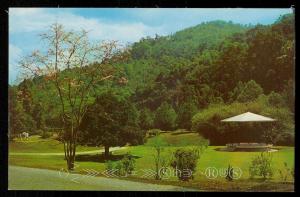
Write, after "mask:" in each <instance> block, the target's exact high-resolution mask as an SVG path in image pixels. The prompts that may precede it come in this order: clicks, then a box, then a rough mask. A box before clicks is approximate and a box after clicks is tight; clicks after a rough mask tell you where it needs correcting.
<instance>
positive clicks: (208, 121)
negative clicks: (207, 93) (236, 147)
mask: <svg viewBox="0 0 300 197" xmlns="http://www.w3.org/2000/svg"><path fill="white" fill-rule="evenodd" d="M247 111H250V112H253V113H257V114H261V115H265V116H269V117H272V118H274V119H276V120H277V121H276V122H272V123H248V124H246V123H245V124H238V123H223V122H221V120H222V119H225V118H228V117H231V116H235V115H238V114H242V113H245V112H247ZM192 130H194V131H198V132H199V133H200V134H201V135H202V136H203V137H205V138H208V139H209V140H210V143H211V144H212V145H224V144H226V143H232V142H241V141H248V142H249V141H255V142H266V135H269V136H270V135H271V136H270V137H271V138H270V139H271V140H270V141H269V140H267V142H273V143H275V144H286V145H287V144H289V145H293V140H292V139H293V133H294V122H293V115H292V113H291V112H290V111H289V110H288V109H287V108H283V107H281V108H278V107H273V106H270V104H269V103H268V99H267V98H266V96H260V97H259V98H258V99H256V100H255V101H252V102H247V103H232V104H229V105H222V104H217V105H211V106H209V107H208V108H207V109H205V110H202V111H201V112H199V113H197V114H196V115H195V116H194V117H193V118H192ZM261 131H265V132H261ZM283 136H286V137H285V138H283ZM288 136H289V137H288ZM275 138H277V139H278V141H277V143H276V139H275ZM285 139H286V140H287V141H285Z"/></svg>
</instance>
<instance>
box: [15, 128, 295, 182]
mask: <svg viewBox="0 0 300 197" xmlns="http://www.w3.org/2000/svg"><path fill="white" fill-rule="evenodd" d="M162 135H163V136H164V137H165V139H168V140H169V141H168V143H169V144H171V145H170V146H166V147H164V150H163V157H164V158H169V157H170V156H171V155H172V152H173V151H174V150H176V149H177V148H179V147H183V146H184V147H188V146H185V145H183V144H181V142H182V141H180V140H178V139H179V138H185V139H187V141H191V145H193V146H195V145H196V144H197V143H198V142H199V140H201V139H200V137H198V135H197V134H195V133H186V134H181V135H171V134H170V133H166V134H162ZM174 136H176V137H174ZM183 141H186V140H183ZM47 143H50V144H51V143H53V141H52V142H47ZM56 143H57V142H56ZM152 143H153V138H152V139H149V140H148V142H147V143H146V144H144V145H140V146H131V147H128V148H127V149H123V150H118V151H115V152H114V153H113V155H114V156H113V158H114V160H115V161H116V160H118V159H120V158H121V157H118V155H119V156H120V155H124V154H125V153H128V152H129V153H130V154H131V155H134V156H135V158H136V164H135V170H136V175H131V177H130V178H132V179H135V180H138V181H152V182H153V181H154V177H152V176H150V177H142V176H143V175H144V174H145V171H147V170H149V169H154V159H153V155H154V153H155V152H154V149H153V147H151V145H152ZM21 144H22V143H20V144H19V147H18V146H16V145H12V146H10V147H11V149H10V151H12V152H14V151H15V149H14V148H16V147H18V148H20V147H21V146H22V145H21ZM29 144H31V143H28V145H24V144H23V145H24V146H25V147H26V151H25V150H24V152H42V150H43V151H44V150H47V151H49V152H55V151H60V150H61V149H60V148H56V149H55V151H53V150H54V149H53V150H52V149H51V150H52V151H50V150H49V148H45V147H44V148H41V149H40V150H39V151H38V150H30V147H36V146H34V145H31V146H29ZM184 144H185V143H184ZM44 146H48V147H49V144H48V145H44ZM53 146H54V145H53ZM59 146H61V145H58V147H59ZM50 147H51V145H50ZM18 148H17V149H16V150H17V151H20V150H19V149H18ZM216 148H219V147H217V146H209V147H208V148H207V149H206V150H205V151H204V153H203V154H202V155H201V158H200V159H199V161H198V165H197V170H196V173H195V174H194V180H192V181H189V182H187V183H183V182H181V181H178V180H177V177H176V176H170V177H165V179H164V180H163V181H162V182H161V183H165V184H166V183H167V184H175V185H186V186H193V187H202V186H203V185H205V184H209V187H212V185H213V184H214V183H215V184H216V183H218V184H220V183H222V184H227V181H226V179H225V178H224V177H220V176H218V177H217V178H216V179H213V180H212V179H208V178H207V177H206V176H205V170H206V168H208V167H214V168H216V169H218V170H222V169H223V170H224V169H226V168H227V167H228V165H229V164H230V165H231V166H233V167H238V168H240V169H241V170H242V175H241V178H240V179H239V180H236V181H235V182H234V183H228V184H231V185H232V184H235V185H236V183H239V184H250V182H251V184H253V183H255V184H257V185H259V184H261V183H260V182H261V181H262V180H261V179H258V178H256V179H255V180H251V179H249V173H248V169H249V165H250V164H251V160H252V158H253V157H254V156H256V155H258V154H260V152H222V151H217V150H215V149H216ZM276 148H278V149H279V151H278V152H273V153H272V155H273V160H272V165H273V168H274V176H273V178H272V179H270V180H268V182H273V183H275V182H281V181H282V179H281V177H280V175H279V172H278V170H279V169H283V167H284V162H286V163H287V164H288V166H289V167H292V168H293V167H294V148H293V147H276ZM94 149H95V148H94ZM82 150H84V148H82ZM9 164H10V165H18V166H26V167H33V168H45V169H53V170H61V169H62V168H64V169H65V168H66V161H65V160H64V157H63V156H34V155H10V156H9ZM85 169H94V170H96V171H98V172H103V171H104V170H105V169H106V164H105V161H104V159H103V156H101V155H86V156H83V157H78V158H77V161H76V165H75V172H79V173H86V172H85ZM98 176H104V175H103V174H102V175H101V174H99V175H98ZM289 181H293V180H289ZM228 184H227V185H228ZM215 187H216V186H215ZM245 187H246V186H245Z"/></svg>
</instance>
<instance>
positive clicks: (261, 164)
mask: <svg viewBox="0 0 300 197" xmlns="http://www.w3.org/2000/svg"><path fill="white" fill-rule="evenodd" d="M272 158H273V157H272V153H269V152H262V153H261V154H260V155H258V156H256V157H254V158H253V160H252V161H251V165H250V167H249V174H250V177H251V178H253V177H254V176H261V177H263V178H264V179H266V178H271V177H272V176H273V168H272Z"/></svg>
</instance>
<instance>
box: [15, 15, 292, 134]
mask: <svg viewBox="0 0 300 197" xmlns="http://www.w3.org/2000/svg"><path fill="white" fill-rule="evenodd" d="M294 36H295V35H294V16H293V15H292V14H290V15H284V16H282V17H280V18H279V19H278V20H277V21H276V22H275V23H274V24H272V25H256V26H243V25H239V24H233V23H231V22H224V21H213V22H207V23H202V24H199V25H197V26H195V27H191V28H187V29H184V30H182V31H179V32H176V33H175V34H173V35H169V36H158V35H157V36H156V37H155V38H150V37H148V38H143V39H141V40H140V41H139V42H137V43H134V44H133V45H131V46H130V54H131V55H130V58H129V60H127V62H125V63H124V62H118V63H116V64H115V65H114V66H115V67H116V68H118V70H119V72H118V74H117V75H118V78H116V80H114V81H112V82H107V83H101V84H98V86H97V87H98V89H97V90H95V96H96V95H97V94H101V92H102V91H105V90H107V89H115V90H117V91H116V92H118V95H120V96H122V97H126V98H128V99H129V100H130V101H131V102H132V103H133V104H134V106H135V107H136V108H137V110H138V111H139V119H140V127H141V128H142V129H149V128H156V127H160V128H161V129H176V128H186V129H191V127H192V117H193V116H194V115H195V114H196V113H197V112H199V113H201V111H203V110H208V109H209V108H210V106H212V105H221V106H227V105H228V106H229V105H231V104H232V103H247V102H255V101H256V99H258V98H260V99H258V101H257V102H258V103H259V102H261V103H262V101H261V100H263V99H262V95H263V96H265V97H264V98H265V100H268V101H270V102H271V103H273V104H274V105H272V104H271V105H270V106H271V107H277V108H284V109H288V115H287V117H289V118H290V119H289V120H288V123H286V124H293V112H294V92H293V87H294V55H295V54H294V53H295V52H294V45H295V40H294V39H295V37H294ZM43 83H44V82H43V80H42V79H41V78H39V79H35V80H33V81H31V80H26V81H23V82H22V83H20V84H19V85H18V86H17V87H11V86H10V102H11V103H16V102H17V101H18V105H14V106H12V109H11V111H10V112H11V114H10V117H14V116H18V117H20V118H19V119H22V120H17V122H19V123H20V124H18V125H19V126H18V127H19V131H21V130H26V129H27V130H28V128H29V126H26V125H25V124H23V125H22V121H23V122H24V121H25V119H26V120H27V119H30V118H29V117H30V116H31V117H32V121H31V122H32V124H34V125H35V126H34V127H33V126H32V127H31V128H33V129H32V130H35V129H34V128H36V127H38V129H43V126H41V125H46V126H44V127H56V126H57V125H59V110H58V107H57V106H58V105H59V104H58V101H57V100H56V98H55V94H56V93H55V90H54V88H53V87H51V86H49V87H47V88H46V89H43V90H41V89H39V87H40V86H46V85H47V84H43ZM45 91H46V92H45ZM49 93H50V94H52V96H51V97H49ZM17 95H19V96H17ZM270 102H269V104H270ZM261 103H260V104H261ZM278 103H279V104H278ZM262 105H263V104H262ZM262 108H263V107H262ZM40 111H41V112H40ZM38 112H39V113H41V114H42V115H41V116H40V117H42V118H37V117H35V116H36V114H37V113H38ZM257 112H260V110H257ZM262 113H263V112H262ZM268 113H269V114H270V113H271V112H268ZM282 113H285V112H282ZM21 114H23V115H21ZM24 114H26V115H24ZM161 114H163V116H162V115H161ZM270 115H271V114H270ZM163 117H168V118H166V119H165V120H164V119H163ZM13 119H16V118H15V117H14V118H12V119H11V120H10V121H13V122H15V121H16V120H13ZM193 120H194V119H193ZM163 121H166V122H163ZM195 121H196V120H195ZM27 122H30V121H27ZM41 122H43V124H42V123H41ZM193 124H194V121H193ZM197 124H198V123H197ZM197 124H196V123H195V125H197ZM161 125H168V126H167V128H165V127H164V126H161ZM193 128H194V129H195V130H197V128H198V127H195V126H194V127H193ZM291 128H292V127H291V125H288V126H287V127H285V129H286V130H289V132H290V133H291V132H292V131H293V130H292V129H291ZM286 130H285V131H286Z"/></svg>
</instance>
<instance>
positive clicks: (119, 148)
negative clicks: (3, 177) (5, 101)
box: [9, 147, 127, 156]
mask: <svg viewBox="0 0 300 197" xmlns="http://www.w3.org/2000/svg"><path fill="white" fill-rule="evenodd" d="M126 148H127V147H112V148H110V149H109V151H116V150H121V149H126ZM103 152H104V149H99V150H91V151H82V152H76V155H85V154H93V153H103ZM9 155H39V156H48V155H65V153H64V152H61V153H14V152H10V153H9Z"/></svg>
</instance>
